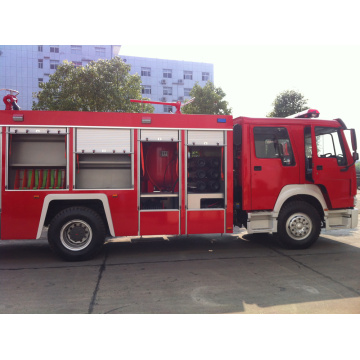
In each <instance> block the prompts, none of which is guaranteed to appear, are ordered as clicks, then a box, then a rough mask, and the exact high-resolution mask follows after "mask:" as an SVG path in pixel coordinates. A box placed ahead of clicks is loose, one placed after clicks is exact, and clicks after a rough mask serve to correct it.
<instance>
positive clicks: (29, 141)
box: [0, 110, 357, 260]
mask: <svg viewBox="0 0 360 360" xmlns="http://www.w3.org/2000/svg"><path fill="white" fill-rule="evenodd" d="M0 126H1V133H2V134H1V239H36V238H39V237H40V236H41V234H42V231H43V229H44V227H48V238H49V243H50V246H51V247H52V248H53V249H54V251H55V252H56V253H57V254H59V255H60V256H62V257H63V258H65V259H67V260H82V259H87V258H90V257H92V256H94V254H95V253H96V252H97V251H98V250H99V249H100V248H101V245H102V244H103V243H104V240H105V238H106V237H121V236H130V237H136V236H149V235H187V234H210V233H232V232H233V228H234V226H235V225H237V226H245V227H246V228H247V230H248V232H249V233H272V234H275V235H276V236H278V237H279V239H280V240H281V241H282V242H283V243H284V244H285V245H286V246H291V247H295V248H302V247H307V246H310V245H311V244H312V243H313V242H314V241H315V240H316V239H317V237H318V236H319V232H320V228H327V229H335V228H352V227H356V226H357V209H356V208H355V204H354V198H355V196H356V173H355V166H354V165H353V162H354V159H355V155H353V153H352V152H354V153H355V154H356V146H355V148H354V146H353V149H350V146H349V145H348V143H347V140H346V137H345V135H344V131H345V126H344V124H343V123H342V122H341V121H338V120H329V121H327V120H318V119H304V118H300V119H274V118H265V119H254V118H246V117H240V118H236V119H233V118H232V117H231V116H215V115H181V114H141V113H140V114H138V113H136V114H128V113H90V112H62V111H58V112H52V111H13V110H5V111H0ZM352 136H353V139H355V133H354V132H352ZM325 149H326V150H325ZM324 151H326V152H324Z"/></svg>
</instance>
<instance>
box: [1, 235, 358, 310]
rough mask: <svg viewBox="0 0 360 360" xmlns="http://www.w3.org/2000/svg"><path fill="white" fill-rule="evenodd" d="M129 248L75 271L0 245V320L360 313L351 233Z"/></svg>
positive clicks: (123, 245) (37, 244) (45, 253)
mask: <svg viewBox="0 0 360 360" xmlns="http://www.w3.org/2000/svg"><path fill="white" fill-rule="evenodd" d="M128 240H129V239H124V241H123V242H112V243H108V244H107V245H106V246H105V247H104V250H103V252H102V253H101V254H100V255H99V256H98V257H97V258H96V259H94V260H91V261H88V262H76V263H67V262H63V261H61V260H59V259H57V258H56V257H55V256H54V255H53V254H52V252H51V251H50V249H49V247H48V245H47V241H46V240H37V241H29V240H28V241H3V242H1V243H0V289H1V291H0V313H3V314H5V313H47V314H49V313H51V314H53V313H55V314H59V313H106V314H116V313H126V314H141V313H146V314H148V313H153V314H159V313H161V314H177V313H184V314H189V313H196V314H198V313H206V314H214V313H219V314H224V313H241V314H244V313H245V314H255V313H256V314H259V313H287V314H291V313H326V314H331V313H345V314H346V313H357V314H358V313H360V277H359V274H360V229H359V228H358V229H356V230H349V231H339V232H336V231H331V232H327V233H326V232H325V233H322V235H321V237H320V239H319V241H318V242H317V243H316V244H315V245H314V246H313V247H312V248H310V249H307V250H301V251H290V250H284V249H282V248H281V247H279V246H278V245H277V244H276V243H275V242H274V241H273V240H272V238H271V237H270V236H249V235H246V234H245V232H240V233H239V236H234V235H232V236H223V237H213V236H193V237H189V238H187V237H177V238H171V239H170V240H169V241H167V240H164V239H157V238H153V239H151V240H147V241H133V242H131V243H130V242H128Z"/></svg>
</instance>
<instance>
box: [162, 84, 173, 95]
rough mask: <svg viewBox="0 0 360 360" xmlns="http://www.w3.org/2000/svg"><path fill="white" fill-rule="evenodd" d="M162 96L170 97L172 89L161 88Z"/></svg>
mask: <svg viewBox="0 0 360 360" xmlns="http://www.w3.org/2000/svg"><path fill="white" fill-rule="evenodd" d="M163 95H172V87H166V86H165V87H164V88H163Z"/></svg>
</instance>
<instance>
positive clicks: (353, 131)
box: [350, 129, 357, 151]
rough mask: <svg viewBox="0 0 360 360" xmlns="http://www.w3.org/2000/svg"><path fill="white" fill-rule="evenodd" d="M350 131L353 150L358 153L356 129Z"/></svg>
mask: <svg viewBox="0 0 360 360" xmlns="http://www.w3.org/2000/svg"><path fill="white" fill-rule="evenodd" d="M350 131H351V144H352V148H353V151H356V150H357V140H356V132H355V129H350Z"/></svg>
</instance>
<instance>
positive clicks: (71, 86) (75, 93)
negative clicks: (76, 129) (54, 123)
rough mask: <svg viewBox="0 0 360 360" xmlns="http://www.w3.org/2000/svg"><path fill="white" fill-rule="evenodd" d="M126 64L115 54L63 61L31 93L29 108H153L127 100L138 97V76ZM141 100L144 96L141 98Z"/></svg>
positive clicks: (150, 110) (128, 109)
mask: <svg viewBox="0 0 360 360" xmlns="http://www.w3.org/2000/svg"><path fill="white" fill-rule="evenodd" d="M129 71H130V65H127V64H125V63H124V62H123V61H122V60H121V59H120V58H119V57H115V58H113V59H111V60H99V61H96V62H95V61H92V62H90V63H89V64H88V65H87V66H85V67H74V65H73V64H72V63H69V62H67V61H64V62H63V64H62V65H60V66H58V68H57V69H56V71H55V73H54V74H53V75H50V79H49V81H48V82H46V83H41V84H40V88H41V89H42V90H41V91H39V92H38V93H34V95H33V97H34V98H35V99H37V102H35V101H34V102H33V106H32V109H33V110H63V111H98V112H105V111H111V112H153V111H154V107H153V106H152V105H149V104H138V103H131V102H130V99H138V100H140V99H141V98H142V96H141V78H140V76H139V75H137V74H136V75H130V73H129ZM144 100H145V99H144Z"/></svg>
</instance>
